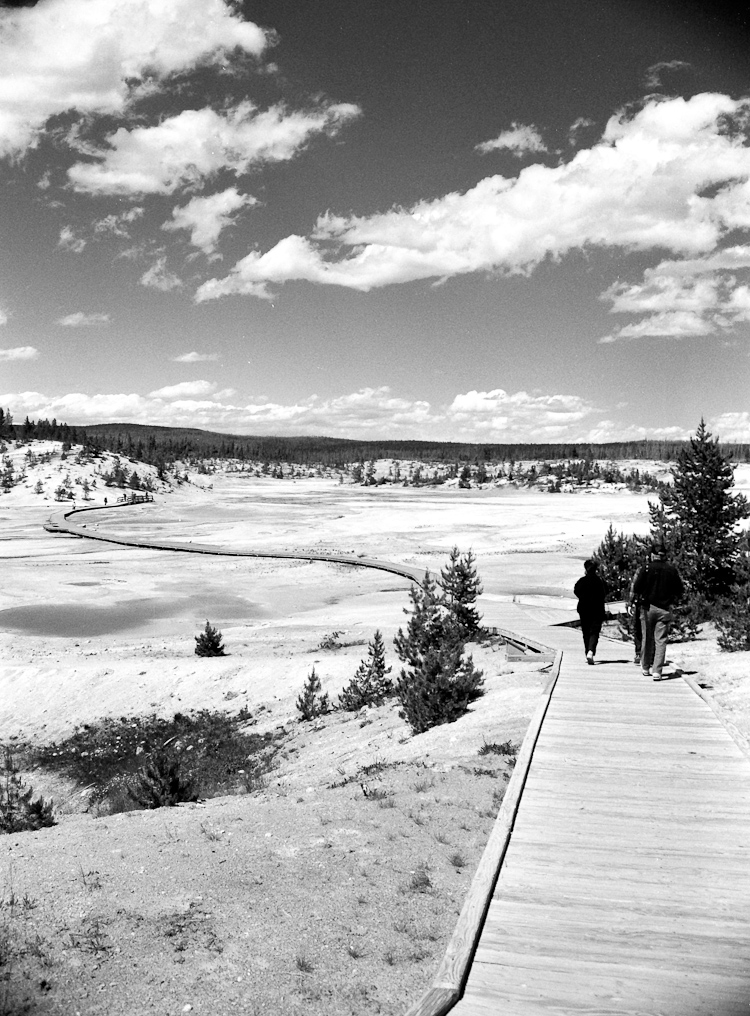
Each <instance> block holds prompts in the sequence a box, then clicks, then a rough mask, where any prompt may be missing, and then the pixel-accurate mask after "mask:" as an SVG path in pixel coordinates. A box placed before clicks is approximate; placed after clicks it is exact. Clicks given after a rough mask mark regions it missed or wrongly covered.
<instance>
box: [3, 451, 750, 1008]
mask: <svg viewBox="0 0 750 1016" xmlns="http://www.w3.org/2000/svg"><path fill="white" fill-rule="evenodd" d="M42 468H45V467H42ZM56 468H57V466H55V464H54V462H53V463H52V472H50V465H49V464H48V465H47V466H46V469H47V471H48V472H50V479H49V483H51V484H53V485H54V484H55V482H56V474H55V472H54V470H55V469H56ZM65 468H66V469H68V468H69V463H68V462H66V463H65ZM82 468H84V467H82ZM85 468H87V469H91V468H93V467H91V466H86V467H85ZM138 468H139V472H141V467H140V466H139V467H138ZM92 475H93V474H92ZM748 479H750V469H745V467H743V469H742V472H741V473H738V481H739V482H738V486H740V487H743V486H744V487H747V485H748ZM35 482H36V476H35V475H34V470H33V469H30V470H29V476H28V482H27V483H26V484H24V485H22V486H19V487H15V488H14V489H13V490H12V491H11V492H10V493H9V494H6V495H3V496H2V497H0V541H1V542H0V559H2V568H3V583H2V588H1V589H0V653H1V658H2V661H3V663H2V671H1V672H0V681H1V685H0V742H3V741H4V742H11V743H12V739H13V738H23V739H26V738H31V739H33V740H41V741H48V740H50V739H59V738H61V737H63V736H65V735H66V734H67V733H69V732H70V731H71V730H72V729H73V728H74V727H75V726H76V725H77V724H80V723H84V722H91V721H93V720H96V719H98V718H100V717H102V716H104V715H116V716H119V715H132V714H139V713H149V712H158V713H160V714H164V715H171V713H172V712H174V711H176V710H182V711H186V710H192V709H199V708H204V707H206V708H225V709H227V710H236V709H239V708H240V707H243V706H245V707H247V708H248V709H249V710H250V712H251V714H252V715H253V716H255V717H256V718H257V724H256V726H255V727H254V729H257V730H264V729H272V730H274V731H277V732H278V733H283V734H284V736H285V741H284V746H283V750H282V752H281V755H280V756H279V760H278V761H279V767H278V769H277V770H276V771H275V772H274V773H273V774H272V776H271V778H270V780H269V783H268V785H267V787H266V789H265V790H263V791H262V792H259V793H256V794H253V795H251V796H243V797H232V798H223V799H217V800H213V801H209V802H206V803H205V804H204V805H197V806H188V807H180V808H177V809H170V810H169V811H166V810H159V811H157V812H143V813H140V812H139V813H129V814H125V815H117V816H109V817H106V818H94V817H93V816H92V815H91V814H87V813H82V812H81V809H82V807H84V806H85V797H84V798H82V797H81V794H80V788H79V790H76V788H74V787H72V786H66V785H65V784H64V783H63V782H62V781H59V780H58V781H55V780H51V779H50V778H48V777H45V776H44V775H43V774H41V773H35V774H33V776H32V781H33V784H34V787H35V790H40V791H42V792H45V793H50V792H51V793H53V795H54V796H55V800H56V805H57V807H58V812H59V814H60V818H61V821H60V824H59V825H58V826H56V827H55V828H53V829H49V830H43V831H41V832H39V833H28V834H22V835H18V836H12V837H7V838H3V840H4V842H2V843H0V848H2V852H1V853H0V857H1V858H2V862H1V863H2V868H1V869H0V891H2V892H4V894H5V895H4V897H3V899H4V901H5V903H4V906H3V907H2V908H0V917H3V918H4V920H5V922H6V926H12V927H14V928H16V929H21V931H22V933H23V935H24V936H26V939H25V940H28V942H29V943H31V946H30V947H29V950H28V951H27V955H26V958H25V960H24V963H25V964H26V967H25V970H26V973H27V974H28V977H26V978H25V979H23V978H22V981H21V982H19V984H20V987H19V986H18V985H16V988H18V990H21V989H23V990H24V991H25V992H26V996H25V997H27V998H28V999H29V1000H30V1002H29V1004H30V1006H31V1008H30V1009H29V1010H28V1011H32V1012H40V1013H41V1012H50V1013H58V1012H59V1013H63V1012H64V1013H81V1014H83V1013H86V1014H88V1013H119V1012H128V1013H141V1012H143V1013H146V1012H149V1013H150V1012H154V1011H156V1012H160V1013H177V1012H184V1011H191V1010H190V1009H188V1008H187V1007H188V1006H190V1007H192V1010H193V1011H195V1012H206V1013H212V1014H218V1016H221V1014H222V1013H230V1012H235V1011H237V1012H250V1013H261V1012H262V1013H272V1012H282V1011H284V1012H297V1011H299V1012H306V1013H312V1014H317V1013H320V1014H322V1013H326V1014H329V1013H331V1014H338V1013H359V1012H362V1013H364V1012H368V1013H373V1012H382V1013H393V1014H396V1013H400V1012H403V1011H405V1009H406V1008H407V1007H408V1004H409V1003H410V1002H411V1001H414V1000H415V999H416V998H417V997H418V996H419V994H420V993H421V991H422V990H423V989H424V988H425V987H426V986H427V984H428V983H429V980H430V977H431V971H432V969H434V967H435V965H436V963H437V961H438V959H439V957H440V955H441V954H442V950H443V949H444V947H445V944H446V941H447V938H448V937H449V934H450V931H451V929H452V925H453V923H454V921H455V917H456V915H457V913H458V911H459V910H460V907H461V903H462V899H463V895H464V893H465V890H466V887H467V885H468V882H469V880H470V878H471V874H472V872H473V870H474V868H475V867H476V863H477V862H478V859H479V856H480V855H481V850H482V848H483V845H484V842H485V841H486V836H487V834H488V831H489V828H490V826H491V822H492V819H493V817H494V814H495V813H496V811H497V807H498V804H499V801H500V800H501V799H502V792H503V789H504V786H505V784H506V781H507V777H508V768H507V765H506V764H505V762H504V761H503V760H502V758H500V757H498V756H494V755H490V756H487V755H482V756H481V757H480V756H479V751H480V749H481V748H482V745H483V744H484V743H501V742H504V741H506V740H512V741H514V742H519V741H520V740H521V739H522V737H523V733H524V731H525V728H526V725H527V723H528V719H529V717H530V715H531V713H532V712H533V710H534V708H535V705H536V701H537V697H538V693H539V689H540V688H541V686H542V685H543V683H544V680H545V674H544V673H543V672H542V671H540V669H539V668H533V667H531V666H529V665H523V664H511V663H508V662H506V661H505V659H504V656H503V654H502V653H501V652H493V651H492V650H491V649H489V648H477V649H475V652H474V656H475V662H476V663H477V664H478V665H479V666H481V667H482V668H483V669H484V672H485V678H486V682H487V694H486V695H485V696H484V697H483V698H482V699H481V700H479V702H478V703H477V705H476V708H474V709H473V710H472V711H471V712H470V713H469V714H468V715H467V716H465V717H464V718H462V719H461V720H459V721H458V722H457V723H455V724H451V725H450V726H447V727H441V728H436V729H434V730H433V731H430V732H428V733H427V734H424V735H420V736H419V737H411V736H410V734H409V731H408V728H407V727H406V725H405V723H404V722H403V721H402V720H400V719H399V717H398V715H397V709H396V708H395V706H385V707H383V708H382V709H379V710H368V711H366V712H364V713H362V714H361V715H353V714H341V713H336V714H333V715H331V716H329V717H325V718H323V719H322V720H320V721H318V722H317V723H316V724H300V723H299V722H298V714H297V712H296V709H295V705H294V703H295V699H296V696H297V695H298V694H299V692H300V690H301V687H302V684H303V682H304V680H305V678H306V676H307V674H308V673H309V671H310V669H311V668H312V666H313V665H314V666H315V668H316V671H317V672H318V674H319V675H320V676H321V679H322V682H323V688H324V690H325V691H328V692H329V694H330V695H331V696H332V698H333V699H334V700H335V697H336V695H337V694H338V692H339V691H340V690H341V688H342V687H343V686H344V685H345V684H346V683H347V682H348V680H349V679H350V678H351V676H352V675H353V673H354V670H355V669H356V667H357V665H358V663H359V660H360V659H361V658H362V657H363V656H364V655H365V653H366V643H367V641H368V640H369V639H370V638H371V637H372V634H373V632H374V630H375V629H376V628H380V629H381V630H382V631H383V634H384V636H385V640H386V647H387V649H388V650H389V653H390V658H389V662H390V663H391V664H394V665H396V664H397V660H396V659H395V657H394V654H393V653H392V650H391V648H390V647H391V639H392V637H393V634H394V633H395V631H396V630H397V629H398V627H399V626H400V625H401V624H403V623H404V620H405V619H404V614H403V610H404V608H405V607H406V606H407V603H408V596H407V591H408V583H407V582H405V581H403V580H400V579H398V578H397V577H394V576H392V575H388V574H386V573H379V572H375V571H367V570H364V569H353V568H349V567H346V566H340V565H327V564H322V563H305V562H296V561H272V560H258V559H244V560H239V561H238V560H233V559H222V558H206V557H198V556H192V555H188V554H178V553H162V552H158V551H150V550H142V549H128V548H124V547H118V546H115V545H107V544H104V543H95V542H93V541H92V542H89V541H86V540H78V539H75V538H69V537H65V536H55V535H52V534H49V533H46V532H45V531H44V530H43V529H42V523H43V522H44V520H45V518H46V517H47V515H48V514H49V511H50V509H54V508H56V507H58V506H56V505H55V504H54V502H53V501H52V500H51V498H49V495H47V499H46V500H45V497H44V495H37V494H35V493H34V492H33V484H34V483H35ZM45 482H46V481H45ZM211 482H212V483H213V489H211V490H208V489H201V488H199V487H198V486H194V485H184V486H181V487H179V488H177V489H176V490H174V491H173V492H169V493H166V492H165V493H163V494H161V495H157V499H156V502H155V503H154V504H153V505H148V506H143V507H137V508H132V509H131V508H127V509H112V510H108V511H107V512H102V513H96V516H92V519H91V522H90V523H89V524H90V525H91V526H99V527H101V528H110V529H114V530H116V531H117V532H118V533H120V534H123V535H124V534H126V533H137V534H138V535H139V536H147V535H148V536H154V537H156V538H158V537H159V536H163V537H165V538H166V537H167V536H168V537H169V538H174V539H178V538H179V539H185V540H190V539H192V540H195V541H196V542H202V543H211V542H215V543H217V544H221V545H231V546H235V547H243V546H246V547H253V548H257V547H259V546H262V545H264V544H265V545H267V546H269V547H274V548H278V549H284V550H304V549H311V550H316V551H319V550H321V549H330V550H333V551H339V552H343V553H355V554H361V555H364V556H367V557H381V558H386V559H389V560H394V561H403V562H406V563H409V564H417V565H419V566H421V567H429V568H432V569H439V568H440V567H441V566H442V565H443V564H444V562H445V559H446V557H447V554H448V552H449V550H450V548H451V547H452V546H453V545H454V544H455V545H458V547H459V548H460V549H461V550H462V551H464V550H468V549H470V548H471V549H473V550H474V552H475V554H476V555H477V560H478V566H479V571H480V574H481V576H482V579H483V581H484V587H485V596H486V602H487V603H491V602H492V601H493V600H494V601H495V602H503V601H507V600H511V599H512V598H513V597H514V596H515V597H517V598H519V599H521V600H524V599H525V600H527V601H528V602H534V603H539V604H542V605H548V606H550V607H554V608H559V609H561V610H570V609H571V608H572V607H574V601H573V600H572V598H571V587H572V584H573V582H574V581H575V579H576V578H577V577H578V576H579V574H580V573H581V562H582V559H583V558H584V557H585V556H587V555H588V554H589V553H590V552H591V551H592V550H593V549H594V548H595V547H596V546H597V544H598V543H599V542H600V540H601V538H602V536H603V534H604V532H605V530H606V528H607V526H608V525H609V524H610V523H612V524H613V525H614V526H615V528H617V529H621V530H624V531H626V532H641V533H645V532H647V531H648V504H647V502H648V498H647V497H646V496H645V495H637V494H632V493H629V492H627V491H624V490H610V491H603V490H599V491H596V492H592V493H578V494H558V495H547V494H542V493H538V492H533V491H517V490H514V489H512V488H507V487H506V488H503V489H498V488H490V489H486V490H477V489H473V490H458V489H456V488H435V489H430V488H421V489H413V488H401V487H378V488H362V487H353V486H350V485H339V484H338V483H336V482H334V481H332V480H325V479H310V480H304V481H302V480H299V481H291V480H284V481H274V480H262V479H248V478H246V477H238V476H233V475H229V476H223V475H220V474H217V475H216V476H214V477H212V478H211ZM106 493H107V495H108V496H109V497H110V503H111V498H112V492H111V491H106ZM104 494H105V491H104V490H101V489H100V490H98V491H96V492H95V501H94V502H93V503H97V501H98V502H99V503H101V499H102V497H103V496H104ZM207 618H208V619H210V620H211V622H212V623H213V624H215V625H217V626H218V627H219V628H220V629H221V631H222V632H223V635H224V641H225V644H226V647H227V652H228V654H229V655H228V656H227V657H225V658H223V659H212V660H203V659H199V658H198V657H196V656H195V655H194V653H193V646H194V642H193V636H194V635H195V634H197V632H198V631H199V629H200V628H202V626H203V624H204V623H205V620H206V619H207ZM333 632H336V633H337V639H338V641H339V642H341V643H343V646H342V648H339V649H336V650H330V649H329V650H325V649H322V648H321V641H322V640H324V638H325V637H326V636H328V635H330V634H331V633H333ZM748 655H750V654H744V653H743V654H735V655H733V656H731V657H729V656H725V655H720V654H718V653H717V651H716V646H715V641H714V640H712V638H711V637H710V633H709V635H708V637H706V638H704V639H703V640H702V641H700V642H698V643H695V644H692V645H690V646H684V647H675V648H674V650H673V656H672V658H673V659H675V661H676V662H679V663H680V664H681V665H682V666H684V668H685V669H686V670H688V671H690V672H692V673H694V674H695V675H696V676H697V679H699V680H700V681H701V683H703V684H705V685H709V686H711V687H712V689H713V691H712V694H713V695H714V696H715V699H716V701H717V702H718V703H719V704H720V706H721V708H722V709H723V710H724V711H725V714H726V716H727V717H730V718H731V720H732V722H733V723H735V724H736V726H737V727H739V728H740V729H742V730H744V731H745V732H746V733H748V735H750V720H749V719H748V717H750V689H749V688H748V685H750V680H749V679H748V677H747V674H748V663H749V662H750V661H749V660H748ZM362 782H364V783H365V786H366V787H367V788H368V789H372V788H373V787H374V788H375V789H377V790H379V791H382V795H381V794H377V795H374V796H372V795H369V794H368V795H365V793H364V791H363V790H362V788H361V786H360V784H361V783H362ZM421 876H424V877H421ZM425 878H426V883H425ZM417 885H418V886H419V887H415V886H417ZM24 894H27V897H28V899H29V901H30V902H33V906H31V905H29V906H28V907H27V908H26V909H24V906H23V903H22V900H23V896H24ZM13 900H15V904H14V906H9V901H11V902H12V901H13ZM19 901H21V902H19ZM0 923H2V922H0ZM35 936H36V937H35ZM34 942H36V947H35V948H34V947H33V943H34ZM19 976H20V975H19ZM14 990H15V989H14ZM0 999H2V994H0ZM0 1011H2V1009H1V1008H0ZM19 1011H20V1010H19Z"/></svg>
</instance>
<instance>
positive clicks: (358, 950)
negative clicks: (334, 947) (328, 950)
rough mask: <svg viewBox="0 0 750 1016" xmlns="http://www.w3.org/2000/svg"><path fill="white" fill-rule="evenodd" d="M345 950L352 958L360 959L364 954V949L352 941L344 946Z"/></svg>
mask: <svg viewBox="0 0 750 1016" xmlns="http://www.w3.org/2000/svg"><path fill="white" fill-rule="evenodd" d="M346 951H347V952H348V953H349V955H350V956H351V958H352V959H353V960H361V959H362V957H363V956H364V954H365V951H364V949H363V948H362V947H361V946H358V945H356V944H355V943H354V942H350V943H349V945H348V946H347V947H346Z"/></svg>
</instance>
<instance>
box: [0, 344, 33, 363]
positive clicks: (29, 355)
mask: <svg viewBox="0 0 750 1016" xmlns="http://www.w3.org/2000/svg"><path fill="white" fill-rule="evenodd" d="M38 356H39V350H38V349H35V348H34V347H33V346H15V347H14V348H13V349H0V362H2V363H9V362H10V361H12V360H36V359H37V357H38Z"/></svg>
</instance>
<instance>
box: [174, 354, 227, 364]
mask: <svg viewBox="0 0 750 1016" xmlns="http://www.w3.org/2000/svg"><path fill="white" fill-rule="evenodd" d="M173 359H174V362H175V363H208V362H209V361H211V360H218V359H219V354H218V353H183V354H182V356H175V357H174V358H173Z"/></svg>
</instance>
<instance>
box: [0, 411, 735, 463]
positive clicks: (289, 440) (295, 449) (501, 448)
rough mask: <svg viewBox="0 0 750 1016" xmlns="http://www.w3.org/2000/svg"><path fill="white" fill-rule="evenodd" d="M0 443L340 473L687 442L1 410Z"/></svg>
mask: <svg viewBox="0 0 750 1016" xmlns="http://www.w3.org/2000/svg"><path fill="white" fill-rule="evenodd" d="M0 438H5V439H10V440H22V441H23V440H33V439H40V440H53V441H62V442H63V443H68V444H80V445H83V446H84V447H86V448H87V449H90V451H91V452H92V453H94V454H95V453H96V452H102V451H109V452H114V453H115V454H116V455H123V456H126V457H128V458H132V459H138V460H139V461H141V462H146V463H148V464H149V465H153V466H156V467H157V468H158V467H162V468H164V467H166V466H169V465H171V464H172V463H174V462H185V461H188V460H190V459H206V458H214V459H236V460H238V461H240V462H242V461H253V462H294V463H299V464H301V465H313V464H314V465H318V464H319V465H323V466H326V467H328V468H331V469H343V468H344V467H346V466H347V465H348V464H350V463H352V462H360V463H362V464H364V463H365V462H368V461H372V460H377V459H396V460H401V461H404V460H413V461H417V462H438V463H441V462H442V463H451V462H457V463H460V464H465V463H470V464H474V465H477V466H478V465H480V464H495V463H506V462H511V461H515V462H518V461H530V460H550V459H551V460H560V459H567V460H583V461H586V460H588V461H590V462H593V461H594V460H606V461H618V460H623V459H636V460H646V459H650V460H654V461H657V462H670V461H675V460H676V459H677V457H678V455H679V454H680V452H681V451H682V450H683V449H684V448H685V447H687V445H688V442H686V441H665V440H651V439H646V440H642V441H612V442H606V443H595V442H580V441H566V442H560V443H558V444H554V443H550V442H543V443H542V442H540V443H536V442H529V443H522V442H508V443H502V444H500V443H492V444H472V443H467V442H456V441H418V440H395V439H392V438H381V439H373V440H359V439H354V440H353V439H348V438H338V437H324V436H320V437H303V436H299V437H295V436H289V437H280V436H268V437H266V436H258V435H237V434H220V433H216V432H214V431H206V430H198V429H196V428H185V427H161V426H148V425H144V424H135V423H132V424H131V423H105V424H95V425H93V426H87V427H70V426H68V424H66V423H58V421H57V420H56V419H52V420H46V419H44V420H31V419H29V417H28V416H27V417H26V418H25V420H24V422H23V423H22V424H16V423H14V422H13V415H12V413H11V411H10V410H9V409H6V410H3V409H0ZM720 447H721V451H722V452H723V453H724V454H726V455H731V457H732V458H733V459H734V461H735V462H750V443H738V442H723V443H721V444H720Z"/></svg>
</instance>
